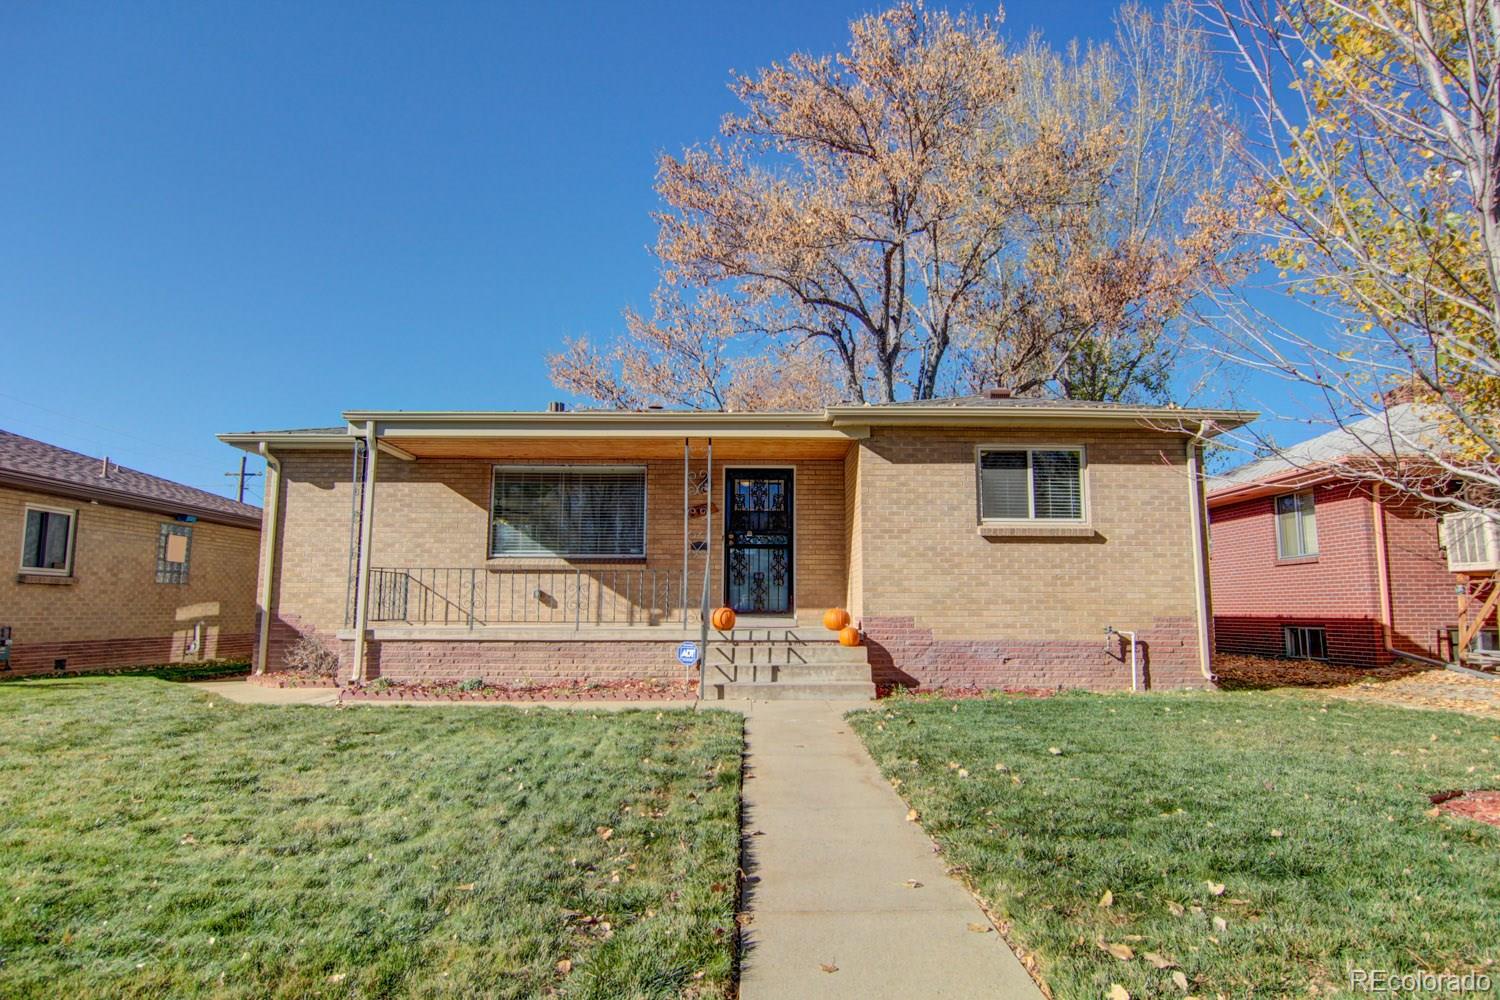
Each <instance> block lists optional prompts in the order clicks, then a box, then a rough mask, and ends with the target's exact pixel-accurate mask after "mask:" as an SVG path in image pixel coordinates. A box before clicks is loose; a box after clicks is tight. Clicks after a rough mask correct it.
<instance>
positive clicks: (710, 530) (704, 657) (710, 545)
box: [698, 438, 728, 701]
mask: <svg viewBox="0 0 1500 1000" xmlns="http://www.w3.org/2000/svg"><path fill="white" fill-rule="evenodd" d="M704 496H705V498H706V502H705V503H704V505H703V508H704V509H703V523H704V525H705V527H704V529H703V534H704V543H703V598H702V600H701V601H699V603H698V617H699V618H701V619H702V621H701V622H699V623H698V700H699V701H702V700H703V688H704V683H705V681H706V679H707V677H708V576H709V574H710V573H711V572H712V571H713V565H714V542H713V539H714V439H713V438H709V439H708V492H707V493H706V494H705V495H704ZM725 516H728V515H725Z"/></svg>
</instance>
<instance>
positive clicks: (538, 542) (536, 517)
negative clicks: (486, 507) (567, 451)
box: [490, 465, 646, 559]
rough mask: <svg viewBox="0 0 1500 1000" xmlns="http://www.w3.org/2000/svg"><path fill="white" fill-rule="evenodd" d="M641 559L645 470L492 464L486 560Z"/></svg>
mask: <svg viewBox="0 0 1500 1000" xmlns="http://www.w3.org/2000/svg"><path fill="white" fill-rule="evenodd" d="M645 554H646V470H645V468H643V467H640V466H626V467H617V466H588V465H573V466H541V465H497V466H495V483H494V491H493V493H492V496H491V505H490V556H491V557H501V556H566V557H568V558H575V559H584V558H590V559H599V558H603V559H611V558H633V557H642V556H644V555H645Z"/></svg>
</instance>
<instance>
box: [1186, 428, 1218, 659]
mask: <svg viewBox="0 0 1500 1000" xmlns="http://www.w3.org/2000/svg"><path fill="white" fill-rule="evenodd" d="M1206 429H1207V425H1206V424H1204V423H1200V424H1199V425H1198V429H1197V430H1196V431H1194V432H1193V436H1192V437H1190V438H1188V440H1187V449H1186V452H1187V473H1188V506H1189V507H1190V508H1191V511H1192V522H1193V591H1194V597H1195V598H1196V599H1197V605H1198V669H1199V670H1201V671H1202V673H1203V679H1204V680H1206V681H1208V682H1209V683H1210V684H1212V683H1213V682H1214V672H1213V650H1212V649H1210V648H1209V642H1210V636H1209V623H1210V621H1211V619H1210V618H1209V615H1210V614H1212V613H1213V612H1212V608H1210V606H1209V596H1208V560H1207V559H1205V558H1204V552H1205V550H1206V549H1207V547H1208V537H1207V536H1208V528H1207V524H1206V522H1207V518H1205V517H1204V515H1203V504H1204V500H1203V476H1202V469H1201V462H1202V456H1203V436H1204V432H1205V431H1206Z"/></svg>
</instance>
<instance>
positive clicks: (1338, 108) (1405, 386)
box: [1199, 0, 1500, 509]
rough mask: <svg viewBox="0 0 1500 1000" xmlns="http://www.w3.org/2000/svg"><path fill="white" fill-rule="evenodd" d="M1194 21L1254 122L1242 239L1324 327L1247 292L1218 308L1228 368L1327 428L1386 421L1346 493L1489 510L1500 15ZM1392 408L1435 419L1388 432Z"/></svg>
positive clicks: (1211, 17)
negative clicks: (1367, 481) (1232, 365)
mask: <svg viewBox="0 0 1500 1000" xmlns="http://www.w3.org/2000/svg"><path fill="white" fill-rule="evenodd" d="M1199 10H1200V12H1201V14H1202V15H1203V17H1204V18H1205V20H1206V22H1207V23H1208V25H1209V26H1210V28H1211V30H1212V31H1213V32H1214V33H1215V34H1216V35H1217V36H1218V38H1219V39H1220V40H1221V42H1222V43H1223V45H1224V46H1225V47H1226V48H1227V49H1228V51H1229V52H1230V53H1231V54H1232V56H1233V57H1234V59H1235V60H1236V62H1237V63H1238V66H1239V68H1240V70H1241V71H1242V72H1243V76H1244V78H1245V79H1246V80H1247V81H1248V82H1249V92H1250V97H1251V99H1252V100H1253V102H1254V104H1255V108H1256V112H1257V129H1256V135H1255V138H1256V139H1257V140H1258V142H1257V144H1255V145H1250V146H1247V147H1246V159H1247V161H1248V162H1249V164H1250V165H1251V166H1252V168H1253V171H1254V177H1255V180H1256V184H1255V187H1254V191H1253V198H1254V204H1253V207H1254V214H1253V215H1252V216H1250V217H1249V218H1250V219H1251V225H1250V227H1249V235H1251V236H1252V237H1254V238H1256V239H1258V240H1259V241H1260V243H1261V246H1262V247H1263V248H1264V250H1265V259H1266V262H1267V265H1268V267H1270V268H1273V269H1274V270H1275V271H1276V272H1277V273H1278V274H1279V276H1280V279H1281V280H1282V281H1283V285H1282V288H1283V290H1285V291H1287V292H1289V293H1290V294H1291V295H1293V296H1295V297H1296V298H1297V299H1299V300H1300V301H1301V302H1303V303H1304V304H1305V305H1307V306H1308V307H1309V310H1308V312H1307V313H1306V315H1308V316H1310V317H1312V318H1313V320H1314V321H1315V322H1314V323H1313V324H1310V326H1312V327H1313V328H1292V327H1290V326H1289V325H1287V324H1285V323H1282V322H1280V321H1278V320H1277V318H1276V317H1275V316H1274V315H1272V314H1271V313H1270V312H1269V311H1268V310H1267V309H1265V308H1263V307H1262V303H1263V300H1261V299H1258V298H1256V297H1255V296H1254V294H1253V293H1251V294H1240V295H1235V296H1230V295H1225V296H1221V298H1220V300H1219V305H1220V306H1221V308H1220V310H1219V312H1218V315H1217V316H1216V319H1217V321H1218V323H1219V325H1220V327H1221V329H1222V330H1224V331H1225V332H1226V333H1227V334H1228V335H1229V342H1230V344H1231V347H1230V348H1229V353H1232V354H1233V355H1234V356H1235V357H1236V358H1237V359H1238V360H1239V361H1241V362H1242V363H1244V364H1246V365H1249V366H1251V367H1252V368H1255V369H1257V370H1260V371H1263V372H1268V373H1272V374H1274V375H1277V376H1280V377H1281V378H1284V379H1286V380H1288V381H1291V382H1293V383H1300V384H1304V385H1308V386H1312V387H1314V388H1315V389H1316V390H1317V391H1318V392H1319V393H1320V394H1321V397H1322V400H1323V402H1324V404H1325V406H1326V410H1327V415H1328V420H1329V421H1330V422H1331V423H1334V424H1339V425H1347V424H1348V423H1350V422H1351V421H1353V420H1356V419H1360V418H1375V419H1374V420H1373V421H1372V422H1373V423H1374V424H1376V425H1377V426H1378V428H1379V433H1377V434H1376V435H1374V440H1372V441H1371V442H1370V444H1369V445H1368V447H1366V448H1364V449H1362V451H1363V452H1365V454H1362V455H1361V456H1360V458H1361V459H1362V460H1361V461H1359V462H1357V463H1352V465H1351V474H1359V475H1363V476H1367V477H1369V478H1372V479H1375V480H1378V481H1380V482H1383V483H1386V484H1389V485H1390V486H1392V487H1394V488H1395V489H1397V490H1400V491H1402V492H1404V493H1406V494H1408V495H1411V496H1415V497H1418V498H1421V499H1423V500H1427V501H1434V502H1443V503H1455V502H1456V503H1458V504H1459V505H1460V506H1467V507H1471V508H1473V509H1493V508H1494V507H1495V506H1496V500H1497V496H1500V494H1497V488H1500V464H1497V459H1496V445H1497V443H1500V425H1497V404H1500V356H1497V350H1496V349H1497V346H1500V336H1497V334H1500V294H1497V292H1500V81H1497V79H1496V70H1497V66H1500V63H1497V57H1500V52H1497V49H1496V44H1497V38H1500V0H1444V2H1431V0H1408V2H1402V3H1396V2H1390V0H1359V2H1357V3H1354V2H1344V0H1301V2H1286V0H1202V3H1201V6H1200V7H1199ZM1392 390H1395V391H1396V393H1397V395H1396V397H1395V398H1398V399H1407V398H1409V399H1413V400H1415V402H1416V403H1417V405H1418V406H1419V407H1420V408H1421V412H1422V413H1423V414H1424V415H1427V416H1429V417H1430V419H1428V420H1426V421H1400V420H1393V419H1390V418H1389V417H1388V416H1387V415H1386V414H1387V408H1386V402H1387V400H1389V399H1390V398H1391V396H1390V392H1391V391H1392ZM1424 423H1425V425H1426V426H1425V427H1424V426H1423V425H1424ZM1434 425H1435V426H1436V427H1437V428H1438V433H1433V432H1432V427H1433V426H1434ZM1368 436H1369V435H1366V437H1368Z"/></svg>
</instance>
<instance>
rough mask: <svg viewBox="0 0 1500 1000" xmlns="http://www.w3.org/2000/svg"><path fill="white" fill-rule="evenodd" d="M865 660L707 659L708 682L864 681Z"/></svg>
mask: <svg viewBox="0 0 1500 1000" xmlns="http://www.w3.org/2000/svg"><path fill="white" fill-rule="evenodd" d="M869 679H870V665H869V664H868V663H782V664H777V663H735V664H729V663H710V664H709V665H708V680H709V683H715V682H719V683H749V684H808V683H812V684H816V683H821V682H823V681H840V682H844V681H867V680H869Z"/></svg>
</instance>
